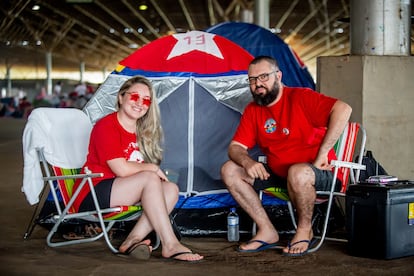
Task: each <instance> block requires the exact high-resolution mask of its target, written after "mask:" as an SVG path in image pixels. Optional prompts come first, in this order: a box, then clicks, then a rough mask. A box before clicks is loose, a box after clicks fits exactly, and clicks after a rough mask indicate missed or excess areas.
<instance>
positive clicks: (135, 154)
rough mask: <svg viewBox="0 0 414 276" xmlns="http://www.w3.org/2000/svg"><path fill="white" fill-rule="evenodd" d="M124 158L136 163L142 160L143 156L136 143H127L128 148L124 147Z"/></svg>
mask: <svg viewBox="0 0 414 276" xmlns="http://www.w3.org/2000/svg"><path fill="white" fill-rule="evenodd" d="M124 152H125V159H126V160H128V161H135V162H138V163H142V162H144V156H143V155H142V153H141V152H140V151H139V148H138V144H137V143H133V142H131V143H129V145H128V148H127V149H125V151H124Z"/></svg>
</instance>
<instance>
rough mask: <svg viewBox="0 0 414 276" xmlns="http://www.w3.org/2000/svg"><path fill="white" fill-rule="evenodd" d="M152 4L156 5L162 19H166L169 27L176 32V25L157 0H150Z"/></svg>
mask: <svg viewBox="0 0 414 276" xmlns="http://www.w3.org/2000/svg"><path fill="white" fill-rule="evenodd" d="M150 2H151V4H152V5H153V6H154V8H155V10H156V11H157V12H158V14H159V15H160V16H161V18H162V20H164V22H165V24H166V25H167V27H168V29H170V31H171V32H174V33H175V32H176V29H175V27H174V25H173V24H172V23H171V21H170V19H168V17H167V15H166V14H165V12H164V11H163V10H162V9H161V8H160V6H159V5H158V4H157V2H156V1H155V0H150Z"/></svg>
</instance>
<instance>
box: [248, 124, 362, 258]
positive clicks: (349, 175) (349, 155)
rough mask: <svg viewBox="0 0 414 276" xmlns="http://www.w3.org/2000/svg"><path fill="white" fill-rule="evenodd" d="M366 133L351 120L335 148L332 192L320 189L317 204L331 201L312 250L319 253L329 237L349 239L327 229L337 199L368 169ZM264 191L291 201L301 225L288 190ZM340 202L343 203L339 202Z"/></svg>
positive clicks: (271, 189)
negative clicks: (337, 182)
mask: <svg viewBox="0 0 414 276" xmlns="http://www.w3.org/2000/svg"><path fill="white" fill-rule="evenodd" d="M365 143H366V132H365V129H364V128H363V127H362V126H361V125H360V124H359V123H355V122H350V123H348V125H347V126H346V127H345V129H344V131H343V132H342V134H341V136H340V137H339V139H338V141H337V142H336V144H335V146H334V149H335V153H336V156H337V160H332V161H331V165H332V166H333V167H334V178H333V179H334V180H333V183H332V185H331V186H332V187H331V190H330V191H316V195H317V199H316V202H315V204H320V203H327V208H326V211H325V214H323V217H324V221H323V224H322V230H321V234H320V236H319V237H316V238H319V242H318V243H317V244H316V245H315V246H314V247H313V248H311V249H309V252H315V251H316V250H318V249H319V248H320V247H321V245H322V243H323V242H324V240H325V239H327V240H335V241H346V240H344V239H336V238H330V237H326V232H327V229H328V224H329V216H330V212H331V209H332V204H333V201H334V199H335V200H338V199H339V198H341V197H345V193H346V190H347V188H348V184H356V183H357V181H358V178H359V173H360V170H365V165H363V164H362V158H363V155H364V151H365ZM355 152H357V154H358V159H357V160H356V161H355V162H353V158H354V154H355ZM336 178H338V179H339V180H341V182H342V187H341V190H340V191H339V192H335V191H334V189H335V179H336ZM263 193H265V194H267V195H270V196H275V197H277V198H279V199H282V200H285V201H287V205H288V209H289V214H290V217H291V220H292V224H293V225H294V227H295V228H297V224H296V218H295V210H294V207H293V205H292V203H291V202H290V201H289V195H288V192H287V190H286V189H282V188H274V187H272V188H268V189H265V190H263V191H260V192H259V197H260V199H262V197H263ZM338 203H339V202H338ZM252 233H253V235H255V234H256V224H255V223H254V224H253V229H252Z"/></svg>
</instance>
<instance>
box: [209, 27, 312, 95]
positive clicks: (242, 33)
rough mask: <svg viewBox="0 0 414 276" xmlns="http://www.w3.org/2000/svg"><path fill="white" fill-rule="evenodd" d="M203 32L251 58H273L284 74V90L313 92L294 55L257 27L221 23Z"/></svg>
mask: <svg viewBox="0 0 414 276" xmlns="http://www.w3.org/2000/svg"><path fill="white" fill-rule="evenodd" d="M206 32H208V33H214V34H218V35H221V36H223V37H225V38H227V39H229V40H231V41H233V42H234V43H236V44H238V45H240V46H241V47H243V48H244V49H245V50H246V51H248V52H249V53H250V54H251V55H253V56H259V55H267V56H271V57H274V58H275V59H276V60H277V61H278V63H279V67H280V69H281V71H282V72H283V73H284V74H283V77H282V81H283V83H284V84H286V85H288V86H302V87H309V88H312V89H315V82H314V81H313V78H312V76H311V75H310V73H309V71H308V69H307V68H306V66H305V64H304V63H303V62H302V61H301V60H300V58H299V56H298V55H297V54H296V53H295V51H294V50H293V49H292V48H291V47H290V46H289V45H288V44H286V43H285V42H284V41H283V40H282V39H280V38H279V37H278V36H277V35H275V34H273V33H272V32H270V31H269V30H267V29H265V28H262V27H260V26H257V25H254V24H250V23H243V22H224V23H220V24H217V25H215V26H212V27H211V28H209V29H207V30H206Z"/></svg>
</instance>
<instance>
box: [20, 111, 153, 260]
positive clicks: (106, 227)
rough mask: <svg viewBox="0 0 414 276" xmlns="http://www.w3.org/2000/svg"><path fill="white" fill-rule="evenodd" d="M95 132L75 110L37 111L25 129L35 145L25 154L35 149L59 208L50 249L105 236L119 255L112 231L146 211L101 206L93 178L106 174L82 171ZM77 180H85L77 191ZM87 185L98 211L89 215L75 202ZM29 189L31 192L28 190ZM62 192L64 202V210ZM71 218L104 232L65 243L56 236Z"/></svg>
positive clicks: (50, 236) (135, 208)
mask: <svg viewBox="0 0 414 276" xmlns="http://www.w3.org/2000/svg"><path fill="white" fill-rule="evenodd" d="M68 126H70V127H68ZM91 130H92V124H91V122H90V120H89V118H88V117H87V115H86V114H85V113H84V112H82V111H81V110H78V109H75V108H37V109H35V110H34V111H33V112H32V114H31V115H30V117H29V120H28V124H27V125H26V127H25V130H24V134H23V139H24V144H25V143H26V144H27V145H31V146H24V151H27V152H29V151H30V147H33V148H34V149H35V152H36V156H37V162H39V165H40V168H39V170H40V171H41V175H40V176H39V178H40V180H41V181H43V183H44V184H46V185H45V186H48V187H49V189H50V193H51V194H52V197H53V201H54V203H55V206H56V211H57V214H56V215H55V216H54V219H55V222H54V224H53V227H52V229H51V230H50V231H49V233H48V235H47V238H46V241H47V244H48V246H50V247H59V246H65V245H71V244H80V243H88V242H93V241H96V240H99V239H101V238H102V237H104V239H105V241H106V244H107V246H108V247H109V249H110V250H111V251H112V252H113V253H118V250H117V249H116V248H115V247H114V246H113V245H112V243H111V239H110V237H109V231H110V230H111V228H112V227H113V226H114V224H115V223H116V222H119V221H130V220H137V219H138V217H139V216H140V215H141V213H142V208H141V206H117V207H114V208H105V209H102V208H101V207H100V206H99V203H98V200H97V196H96V193H95V189H94V186H93V183H92V178H94V177H100V176H102V174H101V173H95V172H91V171H89V170H88V169H85V171H84V172H81V169H80V168H81V167H82V165H83V164H84V163H85V160H86V154H87V148H88V144H89V136H90V132H91ZM36 137H37V138H36ZM28 140H37V141H28ZM77 179H81V183H80V185H79V187H78V188H77V189H76V190H74V189H73V187H74V184H75V182H76V180H77ZM35 180H37V179H32V182H33V183H34V182H36V181H35ZM85 185H88V186H89V188H90V190H91V193H92V197H93V201H94V205H95V208H94V209H93V210H90V211H86V212H77V211H76V210H75V208H74V207H73V202H74V201H75V199H76V197H77V196H78V195H79V192H80V191H81V189H82V188H83V187H84V186H85ZM27 190H30V189H28V188H27ZM58 191H59V193H60V195H61V198H62V201H63V206H62V207H61V201H60V200H59V197H58ZM70 219H82V220H85V221H87V222H95V223H97V224H98V225H99V227H100V228H101V229H102V231H101V232H100V233H97V235H94V236H90V237H85V238H83V239H74V240H62V239H61V238H59V237H58V235H56V234H57V232H58V229H59V226H61V225H62V223H63V222H64V221H66V220H70ZM26 234H27V233H26ZM155 243H156V244H154V245H153V248H154V249H156V248H157V247H158V246H159V239H158V236H157V240H156V242H155Z"/></svg>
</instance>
